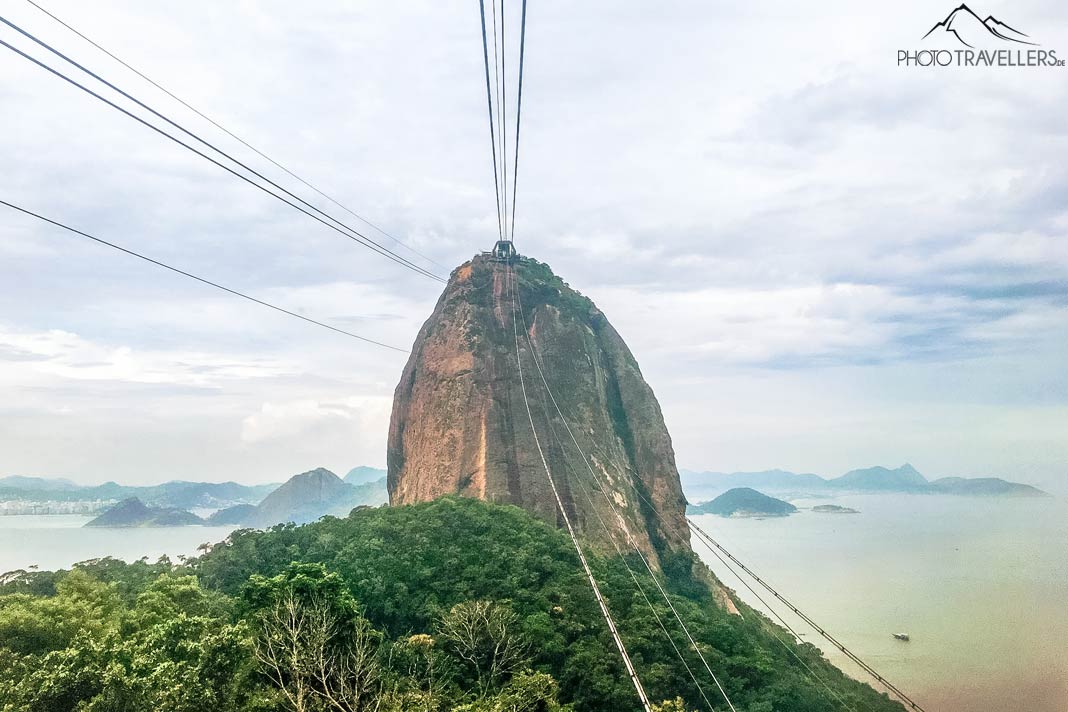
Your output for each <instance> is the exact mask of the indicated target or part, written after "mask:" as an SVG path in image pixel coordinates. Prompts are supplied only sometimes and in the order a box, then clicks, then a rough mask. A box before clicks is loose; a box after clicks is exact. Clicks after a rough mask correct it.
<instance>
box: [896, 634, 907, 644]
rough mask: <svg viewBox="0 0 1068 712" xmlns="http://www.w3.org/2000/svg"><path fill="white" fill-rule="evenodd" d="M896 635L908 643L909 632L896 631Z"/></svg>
mask: <svg viewBox="0 0 1068 712" xmlns="http://www.w3.org/2000/svg"><path fill="white" fill-rule="evenodd" d="M894 637H895V638H897V639H898V640H903V641H905V642H906V643H907V642H909V634H908V633H894Z"/></svg>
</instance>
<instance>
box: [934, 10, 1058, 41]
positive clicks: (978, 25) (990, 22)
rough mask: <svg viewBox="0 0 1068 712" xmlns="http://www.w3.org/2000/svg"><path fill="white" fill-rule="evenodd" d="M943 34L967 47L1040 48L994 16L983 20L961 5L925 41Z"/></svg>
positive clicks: (938, 24)
mask: <svg viewBox="0 0 1068 712" xmlns="http://www.w3.org/2000/svg"><path fill="white" fill-rule="evenodd" d="M943 33H948V34H950V35H952V36H953V37H954V38H955V39H956V40H957V41H958V42H960V43H961V44H962V45H964V46H965V47H971V48H973V49H974V48H975V47H976V46H977V45H983V44H989V43H990V42H991V41H995V40H996V41H998V42H1014V43H1016V44H1025V45H1032V46H1034V47H1037V46H1038V43H1037V42H1033V41H1031V38H1030V36H1028V35H1027V34H1025V33H1023V32H1020V31H1019V30H1017V29H1015V28H1013V27H1010V26H1009V25H1007V24H1005V23H1004V22H1002V21H1001V20H999V19H997V18H996V17H994V16H993V15H987V17H986V19H985V20H984V19H981V18H980V17H979V15H977V14H976V13H975V12H974V11H973V10H972V9H971V8H970V7H968V6H967V5H965V4H964V3H961V4H960V6H959V7H956V8H954V9H953V11H952V12H951V13H949V14H948V15H947V16H946V19H944V20H942V21H941V22H936V23H935V26H934V27H932V28H931V29H930V30H928V31H927V34H926V35H924V36H923V39H927V38H928V37H931V36H932V35H934V36H935V37H936V38H937V37H940V36H943Z"/></svg>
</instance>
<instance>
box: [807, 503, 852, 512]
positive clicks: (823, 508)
mask: <svg viewBox="0 0 1068 712" xmlns="http://www.w3.org/2000/svg"><path fill="white" fill-rule="evenodd" d="M812 511H813V512H819V513H820V514H860V510H857V509H853V508H852V507H842V506H841V505H837V504H817V505H816V506H815V507H813V508H812Z"/></svg>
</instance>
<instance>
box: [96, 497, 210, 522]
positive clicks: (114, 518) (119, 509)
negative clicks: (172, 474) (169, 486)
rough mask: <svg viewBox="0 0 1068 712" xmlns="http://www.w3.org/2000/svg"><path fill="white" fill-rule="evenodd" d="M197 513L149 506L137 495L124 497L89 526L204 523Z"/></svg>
mask: <svg viewBox="0 0 1068 712" xmlns="http://www.w3.org/2000/svg"><path fill="white" fill-rule="evenodd" d="M203 523H204V520H203V519H201V518H200V517H198V516H197V515H195V514H192V513H190V512H187V511H185V510H184V509H177V508H174V507H149V506H148V505H146V504H145V503H144V502H142V501H141V500H139V499H138V498H137V497H130V498H129V499H124V500H122V501H121V502H119V503H118V504H116V505H115V506H114V507H111V508H110V509H108V510H106V511H104V513H103V514H101V515H100V516H99V517H97V518H96V519H93V520H91V521H89V522H87V523H86V524H85V526H87V527H185V526H190V525H195V524H203Z"/></svg>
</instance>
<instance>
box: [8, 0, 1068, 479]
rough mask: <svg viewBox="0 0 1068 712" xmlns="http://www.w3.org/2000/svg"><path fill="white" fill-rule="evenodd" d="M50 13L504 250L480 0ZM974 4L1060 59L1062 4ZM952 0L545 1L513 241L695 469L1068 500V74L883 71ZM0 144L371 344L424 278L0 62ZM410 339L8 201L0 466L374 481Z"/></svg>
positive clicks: (270, 141) (432, 243)
mask: <svg viewBox="0 0 1068 712" xmlns="http://www.w3.org/2000/svg"><path fill="white" fill-rule="evenodd" d="M977 1H978V0H977ZM507 2H508V5H507V7H508V12H509V13H510V14H511V17H512V18H516V17H518V8H519V3H518V0H507ZM42 4H43V5H44V6H45V7H47V8H48V9H50V10H52V11H54V12H55V13H56V14H57V15H59V16H60V17H61V18H63V19H64V20H66V21H67V22H69V23H70V24H71V25H73V26H74V27H76V28H78V29H79V30H81V31H83V32H84V33H86V34H87V35H88V36H90V37H92V38H93V39H95V40H97V41H98V42H100V43H101V44H102V45H104V46H105V47H107V48H108V49H110V50H111V51H113V52H114V53H116V54H117V55H119V56H120V57H122V58H123V59H125V60H126V61H128V62H130V63H131V64H133V65H134V66H136V67H138V68H139V69H141V70H142V71H143V72H145V73H146V74H148V75H149V76H151V77H153V78H154V79H156V80H157V81H159V82H160V83H161V84H163V85H164V86H166V87H168V88H169V89H171V90H172V91H173V92H175V93H176V94H178V95H179V96H181V97H183V98H185V99H186V100H187V101H189V102H190V103H192V104H193V105H195V106H197V107H198V108H200V109H201V110H203V111H204V112H205V113H207V114H208V115H210V116H213V117H214V118H216V119H218V120H219V121H220V122H222V123H223V124H224V125H226V126H227V127H228V128H230V129H231V130H233V131H234V132H235V133H237V134H239V135H241V136H242V137H243V138H245V139H247V140H248V141H249V142H250V143H252V144H253V145H255V146H257V147H259V148H261V149H263V150H264V151H266V152H267V153H269V154H271V155H272V156H273V157H275V158H276V159H278V160H279V161H281V162H282V163H284V164H286V165H288V166H289V167H290V168H293V169H294V170H296V171H297V172H298V173H300V174H302V175H303V176H305V177H307V178H309V179H311V180H312V181H313V182H315V183H316V184H318V185H319V186H320V187H322V188H324V189H325V190H327V192H330V193H332V194H333V195H334V196H335V197H337V198H339V199H340V200H342V201H343V202H345V203H346V204H347V205H349V206H350V207H352V208H354V209H355V210H356V211H357V212H360V213H361V214H362V215H364V216H366V217H368V218H370V219H371V220H373V221H375V222H376V223H378V224H380V225H381V226H383V227H385V228H386V229H387V230H388V231H390V232H391V233H392V234H394V235H396V236H399V237H402V239H404V240H405V241H407V242H408V243H409V244H411V245H413V246H415V247H416V248H417V249H418V250H419V251H421V252H424V253H425V254H427V255H429V256H431V257H432V258H433V259H434V260H436V261H438V262H440V263H442V264H445V265H448V266H454V265H456V264H459V263H460V262H462V261H463V260H465V259H467V258H469V257H470V256H471V255H472V254H473V253H475V252H476V251H478V250H480V249H485V248H487V247H488V246H490V245H491V244H492V241H493V240H494V239H495V234H496V217H495V205H494V199H493V184H492V172H491V168H490V156H489V151H488V143H489V140H488V136H487V127H486V106H485V84H484V78H483V74H482V71H483V69H482V54H481V53H482V48H481V36H480V31H479V16H478V4H477V3H476V2H473V0H467V1H465V2H442V1H440V0H433V1H430V0H425V1H419V2H415V1H413V2H398V3H339V2H335V3H323V2H319V3H290V2H232V3H212V2H206V1H204V2H202V1H199V0H198V1H196V2H186V3H166V4H164V3H141V2H116V1H114V0H101V1H100V2H94V3H80V2H70V1H68V0H42ZM979 4H981V5H982V6H981V7H978V6H977V7H976V11H977V12H979V13H980V14H983V15H984V16H985V14H988V13H993V14H995V15H997V16H998V17H999V18H1000V19H1001V20H1003V21H1005V22H1008V23H1009V24H1011V25H1012V26H1014V27H1016V28H1018V29H1022V30H1023V31H1025V32H1029V33H1030V34H1031V35H1032V36H1033V37H1034V38H1035V39H1036V40H1037V41H1038V42H1040V43H1041V44H1042V46H1043V47H1044V48H1048V49H1055V50H1058V52H1059V54H1060V55H1061V56H1062V57H1068V13H1066V11H1065V9H1064V6H1063V3H1059V2H1052V1H1049V2H1044V1H1040V0H1019V1H1016V2H1012V3H1009V2H1004V1H1002V0H981V2H979ZM953 5H955V3H946V4H945V6H944V7H943V6H941V5H938V4H937V3H934V4H932V3H930V2H926V1H925V2H919V1H911V2H899V3H893V4H892V5H890V4H886V3H882V4H871V3H856V2H845V1H844V0H827V1H825V2H822V3H819V4H816V5H808V6H806V8H805V11H804V12H803V13H801V12H799V11H798V9H797V6H796V3H791V2H754V3H744V4H740V3H709V2H697V1H693V2H666V3H657V4H656V5H655V8H653V6H652V5H650V4H648V3H619V2H585V3H572V2H562V1H560V0H542V1H535V2H532V3H530V8H529V10H528V13H529V15H528V55H527V66H526V84H525V87H524V98H525V101H526V105H525V106H524V122H523V145H522V158H521V164H520V185H519V201H518V202H519V205H518V210H519V212H518V218H517V227H516V241H517V245H518V247H519V249H520V251H521V252H523V253H524V254H529V255H532V256H534V257H537V258H538V259H541V260H543V261H546V262H548V263H549V264H550V265H551V266H552V267H553V268H554V270H555V271H556V272H557V273H558V274H560V275H561V276H563V277H564V279H565V280H567V281H568V282H570V283H571V284H572V285H573V286H574V287H576V288H578V289H579V290H581V291H582V292H584V293H585V294H587V295H589V296H590V297H592V298H593V299H594V300H595V301H596V302H597V303H598V305H599V306H600V307H601V308H602V309H603V310H604V311H605V312H606V313H607V315H608V317H609V318H610V319H611V320H612V321H613V323H614V324H615V325H616V327H617V328H618V330H619V331H620V332H621V334H622V335H623V336H624V338H625V339H627V341H628V343H629V344H630V346H631V348H632V349H633V350H634V352H635V354H636V356H637V357H638V360H639V363H640V364H641V365H642V368H643V371H644V373H645V375H646V378H647V379H648V380H649V382H650V383H651V384H652V386H653V388H654V390H655V391H656V393H657V395H658V396H659V397H660V400H661V403H662V405H663V408H664V412H665V416H666V418H667V421H668V426H669V428H670V430H671V432H672V435H673V437H674V442H675V448H676V452H677V455H678V460H679V462H680V464H681V465H682V466H683V467H688V468H691V469H715V470H738V469H764V468H771V467H784V468H788V469H794V470H800V471H814V472H817V473H820V474H825V475H835V474H839V473H841V472H842V471H844V470H846V469H849V468H852V467H861V466H868V465H873V464H886V465H897V464H900V463H902V462H905V461H909V462H912V463H913V464H914V465H915V466H916V467H918V468H919V469H920V470H921V471H923V472H925V473H927V474H928V475H931V476H942V475H991V476H1001V477H1007V478H1011V479H1017V480H1023V481H1029V482H1034V483H1037V484H1040V485H1042V486H1045V487H1048V488H1051V489H1054V490H1057V491H1062V492H1068V379H1066V376H1065V362H1066V355H1068V161H1066V160H1065V156H1066V155H1068V128H1066V127H1068V124H1066V121H1065V118H1066V117H1065V110H1066V109H1068V82H1066V81H1065V80H1066V79H1068V69H1064V68H1056V69H1052V68H1045V69H1020V68H1000V69H996V68H995V69H981V68H970V69H917V68H903V67H898V66H896V52H897V50H898V49H902V48H920V47H923V46H924V45H922V44H921V43H920V37H921V36H922V35H923V33H924V32H926V31H927V29H928V28H930V26H931V25H932V24H934V23H935V22H936V21H938V20H940V19H942V17H944V16H945V14H946V13H948V12H949V11H950V10H951V9H952V6H953ZM0 14H3V15H4V16H5V17H7V18H8V19H10V20H11V21H13V22H15V23H17V24H19V25H21V26H23V27H25V28H26V29H28V30H29V31H31V32H33V33H35V34H37V35H38V36H40V37H42V38H44V39H46V40H47V41H49V42H51V43H53V44H54V45H55V46H56V47H58V48H60V49H62V50H63V51H64V52H67V53H69V54H70V55H71V56H72V57H74V58H75V59H78V60H79V61H81V62H82V63H84V64H86V65H87V66H88V67H90V68H91V69H94V70H96V71H98V72H99V73H101V74H102V75H104V76H106V77H107V78H109V79H111V80H112V81H114V82H115V83H117V84H119V85H120V86H122V87H123V88H127V89H128V90H130V91H131V92H132V93H135V94H136V95H137V96H139V97H140V98H142V99H143V100H145V101H147V102H148V103H150V104H152V105H153V106H156V107H158V108H160V109H161V110H163V111H165V112H166V113H173V115H174V116H175V118H180V120H181V121H183V122H188V123H189V125H190V126H191V127H195V128H196V129H197V130H198V131H199V130H202V131H204V132H206V133H207V134H210V135H211V136H212V137H213V139H218V141H219V142H220V145H225V146H226V147H227V149H228V150H231V149H232V150H233V151H234V152H235V153H236V154H238V155H240V156H242V157H250V159H256V157H255V156H254V155H252V154H249V153H248V151H247V150H244V149H243V148H242V147H241V146H240V145H238V144H235V143H234V142H233V141H232V140H230V139H228V138H227V137H226V136H225V135H221V134H219V133H218V132H217V131H215V130H213V129H212V128H211V127H210V126H209V125H207V124H205V123H204V122H203V121H202V120H200V119H198V118H197V117H196V116H195V115H191V114H190V113H189V112H188V111H186V110H184V109H182V107H180V106H179V105H177V104H175V103H174V102H173V101H172V100H170V99H168V98H167V97H166V96H165V95H162V94H161V93H160V92H158V91H156V90H155V89H153V88H152V87H151V86H148V85H146V84H145V83H144V82H143V81H141V80H140V79H138V78H137V77H136V76H134V75H132V74H130V73H129V72H128V71H126V70H125V69H123V68H122V67H121V66H119V65H117V64H115V63H114V62H113V61H111V60H110V59H108V58H107V57H106V56H104V55H102V54H100V53H99V52H98V51H96V50H94V49H93V48H92V47H90V46H88V45H86V44H85V43H84V42H82V41H81V40H79V39H78V38H77V37H76V36H74V35H72V34H70V33H69V32H68V31H67V30H65V29H64V28H62V27H61V26H59V25H57V24H55V23H54V22H53V21H52V20H50V19H48V18H47V17H46V16H44V15H42V14H41V13H40V12H39V11H37V10H36V9H34V8H33V7H32V6H30V5H29V4H28V3H25V2H23V1H22V0H10V1H9V2H6V3H4V6H3V11H2V13H0ZM514 36H515V35H514V34H513V37H514ZM0 38H3V39H4V40H5V41H7V42H10V43H12V44H15V45H16V46H18V47H20V48H25V49H26V50H27V51H29V48H30V47H31V45H30V44H29V43H28V42H27V41H25V40H22V39H19V38H18V37H17V35H15V33H14V32H13V31H11V30H10V29H8V28H2V29H0ZM0 49H2V48H0ZM33 54H35V55H37V56H43V53H42V52H41V50H39V49H34V50H33ZM514 66H515V65H514V64H513V67H514ZM256 160H257V162H256V164H255V165H256V167H257V168H258V169H260V170H262V171H264V172H266V173H268V174H270V175H271V176H272V177H277V178H278V179H281V178H285V176H284V174H281V173H280V172H279V171H278V170H277V169H274V167H273V166H271V165H269V164H265V163H264V162H263V161H262V160H259V159H256ZM0 161H2V165H3V168H4V169H3V170H2V171H0V198H2V199H4V200H7V201H10V202H15V203H18V204H21V205H24V206H25V207H27V208H29V209H33V210H37V211H39V212H42V213H44V214H46V215H48V216H51V217H54V218H56V219H58V220H62V221H64V222H67V223H68V224H71V225H73V226H75V227H78V228H81V229H83V230H87V231H89V232H92V233H94V234H96V235H99V236H100V237H104V238H107V239H111V240H114V241H116V242H119V243H121V244H123V245H126V246H129V247H131V248H133V249H138V250H141V251H144V252H146V253H148V254H150V255H152V256H154V257H157V258H159V259H163V260H166V261H169V262H171V263H172V264H175V265H176V266H179V267H182V268H184V269H188V270H190V271H193V272H196V273H199V274H201V275H203V276H205V277H208V278H211V279H215V280H217V281H220V282H222V283H224V284H227V285H230V286H233V287H235V288H239V289H244V290H247V291H249V292H250V293H252V294H254V295H256V296H257V297H260V298H263V299H268V300H271V301H274V302H276V303H278V304H280V305H282V306H285V307H287V308H289V309H292V310H294V311H299V312H301V313H303V314H307V315H308V316H311V317H314V318H318V319H321V320H324V321H328V322H330V323H331V324H336V325H338V326H339V327H342V328H345V329H349V330H352V331H355V332H357V333H360V334H363V335H366V336H368V337H371V338H375V339H378V340H382V341H386V342H389V343H392V344H397V345H400V346H403V347H407V346H409V345H410V344H411V342H412V340H413V338H414V336H415V333H416V330H417V329H418V327H419V325H420V324H421V323H422V321H423V320H424V319H425V318H426V317H427V316H428V315H429V313H430V311H431V309H432V307H433V304H434V301H435V299H436V298H437V295H438V293H439V291H440V285H439V284H436V283H434V282H432V281H430V280H428V279H425V278H421V277H419V276H417V275H415V274H413V273H410V272H408V271H405V270H402V269H400V268H399V267H397V266H396V265H394V264H393V263H391V262H388V261H386V260H385V259H383V258H381V257H378V256H376V255H374V254H372V253H370V252H368V251H367V250H364V249H362V248H360V247H359V246H357V245H355V244H354V243H352V242H351V241H348V240H344V239H342V238H341V237H340V236H338V235H337V234H336V233H334V232H331V231H329V230H327V229H326V228H324V227H322V226H321V225H319V224H317V223H315V222H313V221H311V220H310V219H309V218H307V217H305V216H303V215H300V214H299V213H296V212H295V211H293V210H291V209H289V208H287V207H286V206H284V205H282V204H280V203H278V202H277V201H273V200H272V199H270V198H269V197H267V196H264V195H263V194H262V193H259V192H258V191H256V190H254V189H253V188H251V187H249V186H248V185H245V184H243V183H241V182H239V181H238V180H236V179H235V178H233V177H232V176H230V175H228V174H226V173H224V172H223V171H221V170H219V169H218V168H216V167H214V166H212V165H210V164H207V163H205V162H204V161H202V160H201V159H198V158H197V157H195V156H193V155H191V154H189V153H187V152H185V151H184V150H183V149H181V148H179V147H177V146H175V145H173V144H170V143H169V142H167V141H165V140H164V139H162V138H160V137H159V136H158V135H155V134H153V133H151V132H150V131H149V130H147V129H145V128H143V127H141V126H138V125H137V124H135V123H133V122H132V121H130V120H129V119H128V118H126V117H123V116H122V115H120V114H118V113H116V112H114V111H112V110H110V109H108V108H107V107H105V106H103V105H102V104H99V103H98V102H96V101H95V100H93V99H91V98H89V97H86V96H85V95H83V94H81V93H80V92H78V91H77V90H76V89H74V88H72V87H70V86H69V85H66V84H64V83H63V82H61V81H59V80H57V79H55V78H54V77H52V76H50V75H48V74H46V73H45V72H44V71H42V70H41V69H39V68H36V67H34V66H32V65H30V64H29V63H28V62H26V61H25V60H23V59H21V58H19V57H18V56H16V55H14V54H13V53H11V52H8V51H6V50H4V51H3V52H0ZM290 183H291V181H290ZM288 184H289V183H287V185H288ZM307 197H308V199H309V200H312V198H313V197H314V196H312V195H308V196H307ZM317 202H320V201H317ZM324 207H325V206H324ZM439 271H440V270H439ZM403 360H404V356H403V355H402V354H397V353H393V352H389V351H385V350H383V349H379V348H376V347H373V346H368V345H364V344H361V343H359V342H355V341H353V340H350V339H347V338H344V337H341V336H337V335H335V334H332V333H330V332H327V331H325V330H320V329H317V328H315V327H312V326H309V325H306V324H303V323H301V322H299V321H297V320H294V319H290V318H287V317H284V316H281V315H278V314H275V313H272V312H270V311H268V310H265V309H262V308H259V307H256V306H254V305H251V304H248V303H244V302H242V301H240V300H236V299H233V298H229V297H227V296H226V295H223V294H220V293H217V292H213V291H212V290H210V289H208V288H205V287H203V286H201V285H198V284H196V283H193V282H190V281H187V280H183V279H182V278H180V277H177V276H174V275H170V274H167V273H164V272H161V271H159V270H157V269H155V268H152V267H151V266H149V265H145V264H143V263H139V262H138V261H136V260H133V259H130V258H127V257H124V256H122V255H119V254H116V253H113V252H111V251H109V250H107V249H105V248H101V247H99V246H96V245H93V244H91V243H88V242H86V241H82V240H79V239H77V238H74V237H72V236H70V235H68V234H64V233H63V232H62V231H58V230H56V229H54V228H49V227H46V226H43V225H41V224H39V223H36V222H35V221H33V220H32V219H29V218H26V217H24V216H20V215H18V214H16V213H14V212H11V211H9V210H7V209H6V208H0V475H3V474H25V475H31V474H35V475H45V476H67V477H71V478H74V479H77V480H79V481H85V482H97V481H103V480H105V479H119V480H123V481H128V482H146V483H147V482H158V481H163V480H167V479H173V478H193V479H211V480H221V479H235V480H239V481H244V482H265V481H278V480H281V479H283V478H285V477H287V476H288V475H290V474H293V473H295V472H299V471H302V470H306V469H310V468H312V467H315V466H319V465H323V466H326V467H329V468H331V469H334V470H335V471H338V472H344V471H346V470H347V469H348V468H350V467H352V466H355V465H357V464H369V465H379V466H380V465H382V464H383V463H384V460H385V453H384V450H385V433H386V427H387V423H388V418H389V407H390V401H391V397H392V391H393V388H394V386H395V384H396V379H397V378H398V376H399V373H400V370H401V368H402V366H403Z"/></svg>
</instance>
